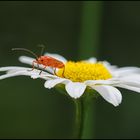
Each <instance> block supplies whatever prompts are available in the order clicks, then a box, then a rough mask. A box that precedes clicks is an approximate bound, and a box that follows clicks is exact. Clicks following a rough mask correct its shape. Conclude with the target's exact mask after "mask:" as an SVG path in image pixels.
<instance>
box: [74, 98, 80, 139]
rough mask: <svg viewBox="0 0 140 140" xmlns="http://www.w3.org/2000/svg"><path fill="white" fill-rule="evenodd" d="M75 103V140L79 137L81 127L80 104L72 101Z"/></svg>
mask: <svg viewBox="0 0 140 140" xmlns="http://www.w3.org/2000/svg"><path fill="white" fill-rule="evenodd" d="M74 102H75V130H74V132H75V138H77V139H79V138H80V137H81V127H82V104H81V101H80V100H79V99H78V100H74Z"/></svg>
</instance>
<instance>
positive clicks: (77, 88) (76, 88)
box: [65, 82, 86, 99]
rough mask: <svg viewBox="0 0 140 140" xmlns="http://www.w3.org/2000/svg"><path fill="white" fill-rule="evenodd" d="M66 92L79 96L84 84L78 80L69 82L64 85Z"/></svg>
mask: <svg viewBox="0 0 140 140" xmlns="http://www.w3.org/2000/svg"><path fill="white" fill-rule="evenodd" d="M65 88H66V91H67V92H68V94H69V95H70V96H71V97H73V98H75V99H76V98H79V97H80V96H81V95H82V94H83V93H84V91H85V89H86V85H85V84H84V83H79V82H69V83H68V84H66V86H65Z"/></svg>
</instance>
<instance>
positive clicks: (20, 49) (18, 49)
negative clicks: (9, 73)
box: [12, 48, 38, 59]
mask: <svg viewBox="0 0 140 140" xmlns="http://www.w3.org/2000/svg"><path fill="white" fill-rule="evenodd" d="M12 51H26V52H29V53H31V54H32V55H33V56H35V57H36V59H38V56H37V55H36V54H35V53H34V52H32V51H31V50H28V49H25V48H12Z"/></svg>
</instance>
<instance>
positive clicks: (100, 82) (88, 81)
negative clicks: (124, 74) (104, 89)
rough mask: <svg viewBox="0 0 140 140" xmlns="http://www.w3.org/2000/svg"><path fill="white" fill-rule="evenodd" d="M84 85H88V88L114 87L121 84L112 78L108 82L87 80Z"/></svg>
mask: <svg viewBox="0 0 140 140" xmlns="http://www.w3.org/2000/svg"><path fill="white" fill-rule="evenodd" d="M84 83H85V84H86V85H88V86H94V85H114V84H118V83H120V81H118V80H117V79H115V78H111V79H108V80H87V81H85V82H84Z"/></svg>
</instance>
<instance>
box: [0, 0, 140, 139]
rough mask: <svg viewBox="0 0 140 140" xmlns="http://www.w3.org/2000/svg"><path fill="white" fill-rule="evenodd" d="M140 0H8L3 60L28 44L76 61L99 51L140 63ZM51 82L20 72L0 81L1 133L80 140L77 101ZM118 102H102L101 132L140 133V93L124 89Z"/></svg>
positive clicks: (0, 47)
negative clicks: (76, 138)
mask: <svg viewBox="0 0 140 140" xmlns="http://www.w3.org/2000/svg"><path fill="white" fill-rule="evenodd" d="M139 34H140V2H136V1H135V2H128V1H126V2H119V1H115V2H102V1H100V2H96V1H91V2H90V1H89V2H84V1H81V2H76V1H75V2H74V1H72V2H70V1H63V2H62V1H61V2H56V1H53V2H51V1H41V2H38V1H34V2H29V1H23V2H18V1H15V2H14V1H13V2H10V1H5V2H4V1H3V2H2V1H1V2H0V66H13V65H15V66H16V65H19V66H27V65H24V64H21V63H20V62H19V61H18V57H19V56H20V55H24V52H12V51H11V48H14V47H24V48H28V49H31V50H33V51H35V52H36V53H39V52H40V50H39V49H38V47H37V45H38V44H44V45H45V46H46V50H47V51H48V52H50V53H58V54H61V55H63V56H64V57H66V58H67V59H70V60H79V59H85V58H88V57H91V56H96V57H97V58H98V59H100V60H108V61H109V62H111V63H112V64H114V65H118V66H140V55H139V52H140V36H139ZM43 84H44V81H43V80H40V79H37V80H32V79H31V78H29V77H24V76H23V77H22V76H21V77H14V78H10V79H6V80H2V81H0V138H73V132H72V131H73V120H74V115H75V114H74V113H75V112H74V111H75V110H74V109H75V108H74V104H73V102H72V100H70V99H69V98H67V97H65V96H63V95H62V94H60V93H59V92H57V91H56V90H54V89H51V90H48V89H45V88H44V86H43ZM120 90H121V92H122V95H123V102H122V104H121V105H120V106H119V107H117V108H115V107H113V106H112V105H111V104H109V103H107V102H106V101H104V100H103V99H102V98H98V99H97V100H95V105H94V106H93V109H95V114H94V117H95V124H94V125H95V126H94V128H95V130H94V131H95V132H93V135H94V136H93V137H94V138H140V95H139V94H137V93H135V92H131V91H127V90H123V89H120Z"/></svg>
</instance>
